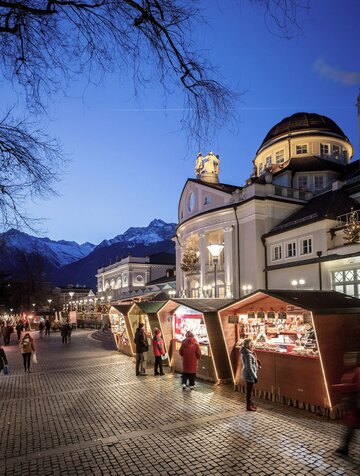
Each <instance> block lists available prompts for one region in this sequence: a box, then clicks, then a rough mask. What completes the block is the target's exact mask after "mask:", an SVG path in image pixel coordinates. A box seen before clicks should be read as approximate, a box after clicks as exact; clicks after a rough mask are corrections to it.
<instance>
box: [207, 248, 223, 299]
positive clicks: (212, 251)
mask: <svg viewBox="0 0 360 476" xmlns="http://www.w3.org/2000/svg"><path fill="white" fill-rule="evenodd" d="M207 249H208V250H209V252H210V254H211V256H212V259H213V264H214V277H215V297H216V298H217V297H218V287H217V281H216V279H217V278H216V268H217V265H218V262H219V256H220V254H221V252H222V250H223V249H224V245H220V244H218V245H208V247H207Z"/></svg>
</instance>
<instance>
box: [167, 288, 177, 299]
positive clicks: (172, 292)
mask: <svg viewBox="0 0 360 476" xmlns="http://www.w3.org/2000/svg"><path fill="white" fill-rule="evenodd" d="M168 294H169V296H170V299H171V298H173V297H175V295H176V291H175V289H170V291H168Z"/></svg>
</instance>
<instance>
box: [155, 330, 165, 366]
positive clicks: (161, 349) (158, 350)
mask: <svg viewBox="0 0 360 476" xmlns="http://www.w3.org/2000/svg"><path fill="white" fill-rule="evenodd" d="M152 344H153V352H154V357H155V364H154V375H165V374H164V371H163V365H162V357H163V356H164V355H165V345H164V341H163V338H162V337H161V331H160V329H158V328H157V327H155V329H154V337H153V340H152Z"/></svg>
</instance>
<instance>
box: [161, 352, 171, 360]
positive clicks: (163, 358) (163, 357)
mask: <svg viewBox="0 0 360 476" xmlns="http://www.w3.org/2000/svg"><path fill="white" fill-rule="evenodd" d="M161 358H162V360H166V359H168V358H169V356H168V353H167V352H165V354H164V355H162V356H161Z"/></svg>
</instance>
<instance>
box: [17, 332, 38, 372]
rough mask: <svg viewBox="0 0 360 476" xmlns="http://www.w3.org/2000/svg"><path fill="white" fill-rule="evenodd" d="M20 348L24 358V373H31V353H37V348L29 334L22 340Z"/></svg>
mask: <svg viewBox="0 0 360 476" xmlns="http://www.w3.org/2000/svg"><path fill="white" fill-rule="evenodd" d="M19 347H20V351H21V354H22V357H23V363H24V371H25V372H28V373H30V361H31V353H32V352H35V347H34V340H33V338H32V337H31V336H30V334H29V333H28V332H27V333H26V334H25V335H24V337H23V338H22V339H21V341H20V344H19Z"/></svg>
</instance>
